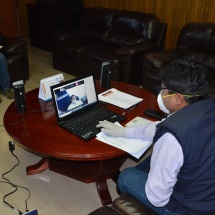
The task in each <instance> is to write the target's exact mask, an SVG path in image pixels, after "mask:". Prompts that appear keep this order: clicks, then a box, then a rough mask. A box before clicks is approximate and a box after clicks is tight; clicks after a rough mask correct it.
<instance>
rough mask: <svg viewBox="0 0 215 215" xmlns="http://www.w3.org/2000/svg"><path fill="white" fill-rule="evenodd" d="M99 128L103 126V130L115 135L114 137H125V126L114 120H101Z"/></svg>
mask: <svg viewBox="0 0 215 215" xmlns="http://www.w3.org/2000/svg"><path fill="white" fill-rule="evenodd" d="M96 127H97V128H102V129H101V131H103V132H105V133H107V134H109V135H111V136H114V137H125V128H124V127H119V126H117V125H115V124H114V123H112V122H108V121H107V120H104V121H100V122H99V124H98V125H97V126H96Z"/></svg>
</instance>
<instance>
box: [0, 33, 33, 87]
mask: <svg viewBox="0 0 215 215" xmlns="http://www.w3.org/2000/svg"><path fill="white" fill-rule="evenodd" d="M0 45H1V46H3V47H2V48H1V49H0V52H2V53H3V54H4V55H5V56H6V58H7V62H8V70H9V74H10V81H11V83H13V82H14V81H19V80H24V81H25V80H28V79H29V60H28V48H27V43H26V41H25V40H23V39H19V38H8V37H5V36H3V35H1V34H0Z"/></svg>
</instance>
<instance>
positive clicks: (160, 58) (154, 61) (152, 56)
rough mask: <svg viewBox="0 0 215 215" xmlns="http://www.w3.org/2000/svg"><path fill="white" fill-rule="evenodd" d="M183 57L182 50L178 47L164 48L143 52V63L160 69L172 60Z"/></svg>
mask: <svg viewBox="0 0 215 215" xmlns="http://www.w3.org/2000/svg"><path fill="white" fill-rule="evenodd" d="M180 57H183V52H182V51H181V50H179V49H165V50H162V51H157V52H149V53H146V54H144V57H143V59H144V63H146V64H147V66H149V67H150V68H153V69H154V68H157V69H162V68H164V67H165V66H166V65H167V64H168V63H170V62H171V61H172V60H175V59H178V58H180Z"/></svg>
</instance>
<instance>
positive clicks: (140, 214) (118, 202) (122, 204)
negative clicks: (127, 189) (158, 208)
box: [89, 194, 157, 215]
mask: <svg viewBox="0 0 215 215" xmlns="http://www.w3.org/2000/svg"><path fill="white" fill-rule="evenodd" d="M120 214H121V215H122V214H123V215H156V214H157V213H155V212H154V211H153V210H151V209H150V208H148V207H146V206H145V205H144V204H142V203H141V202H140V201H139V200H137V199H136V198H134V197H133V196H131V195H130V194H123V195H121V196H119V197H118V198H116V199H115V200H114V201H113V203H112V205H111V206H103V207H100V208H98V209H96V210H95V211H93V212H91V213H89V215H120Z"/></svg>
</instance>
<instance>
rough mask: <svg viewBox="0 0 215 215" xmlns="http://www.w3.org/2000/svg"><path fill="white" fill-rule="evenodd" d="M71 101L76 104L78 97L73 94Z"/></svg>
mask: <svg viewBox="0 0 215 215" xmlns="http://www.w3.org/2000/svg"><path fill="white" fill-rule="evenodd" d="M71 102H72V104H76V97H75V95H72V96H71Z"/></svg>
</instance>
